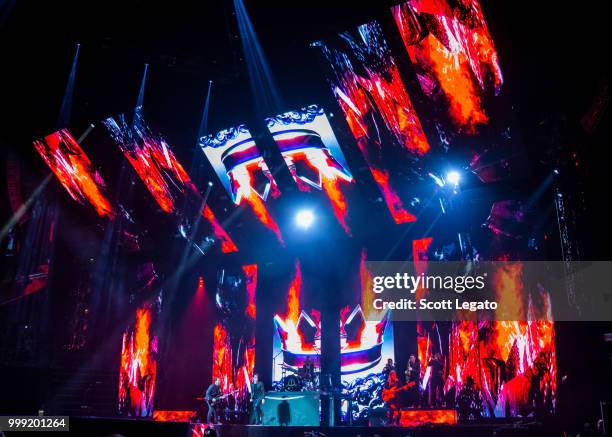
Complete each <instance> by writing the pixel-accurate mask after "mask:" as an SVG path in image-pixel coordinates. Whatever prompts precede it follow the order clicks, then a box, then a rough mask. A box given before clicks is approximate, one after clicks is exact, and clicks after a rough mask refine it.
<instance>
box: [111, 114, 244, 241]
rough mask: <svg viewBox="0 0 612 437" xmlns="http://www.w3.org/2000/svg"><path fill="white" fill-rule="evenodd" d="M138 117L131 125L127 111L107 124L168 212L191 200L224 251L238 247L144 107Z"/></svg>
mask: <svg viewBox="0 0 612 437" xmlns="http://www.w3.org/2000/svg"><path fill="white" fill-rule="evenodd" d="M134 117H135V118H134V122H133V123H132V125H131V126H128V124H127V123H126V120H125V117H124V115H121V116H119V122H117V121H115V119H113V118H108V119H106V120H104V121H103V124H104V126H106V128H107V129H108V131H109V133H110V135H111V136H112V138H113V139H114V141H115V142H116V143H117V145H118V146H119V148H120V149H121V151H122V152H123V155H124V156H125V158H126V159H127V160H128V162H129V163H130V164H131V166H132V167H133V168H134V170H135V171H136V173H137V174H138V176H139V177H140V179H141V180H142V182H143V183H144V184H145V186H146V187H147V189H148V190H149V192H150V193H151V195H152V196H153V197H154V198H155V201H156V202H157V204H158V205H159V207H160V208H161V209H162V210H163V211H164V212H166V213H175V214H178V211H179V210H181V208H182V206H183V205H182V204H180V202H182V201H186V202H191V204H192V205H193V207H194V208H198V209H199V208H201V209H202V212H201V214H202V216H203V217H204V218H205V219H206V221H207V222H208V223H209V224H210V226H211V229H212V232H213V234H214V235H215V237H216V238H217V239H218V240H219V241H220V242H221V250H222V252H223V253H231V252H236V251H238V248H237V247H236V245H235V244H234V242H233V241H232V239H231V238H230V236H229V235H228V234H227V232H226V231H225V230H224V229H223V227H222V226H221V224H220V223H219V221H218V220H217V218H216V217H215V215H214V213H213V211H212V210H211V209H210V207H209V206H208V205H204V207H203V208H202V205H203V203H204V202H203V199H202V196H201V195H200V193H199V191H198V189H197V188H196V187H195V185H194V184H193V182H192V181H191V179H190V178H189V175H188V174H187V172H186V171H185V169H184V168H183V166H182V165H181V163H180V162H178V160H177V159H176V157H175V156H174V153H173V152H172V149H171V148H170V146H169V145H168V143H166V141H165V140H164V139H163V138H162V137H161V136H160V135H156V134H154V133H153V132H152V131H151V129H150V128H149V127H148V126H147V125H146V124H145V122H144V119H143V116H142V111H141V108H137V109H136V111H135V114H134Z"/></svg>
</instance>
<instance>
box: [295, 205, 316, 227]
mask: <svg viewBox="0 0 612 437" xmlns="http://www.w3.org/2000/svg"><path fill="white" fill-rule="evenodd" d="M313 223H314V214H313V213H312V211H311V210H309V209H302V210H300V211H298V213H297V214H296V215H295V224H296V225H298V226H299V227H300V228H303V229H308V228H309V227H310V226H311V225H312V224H313Z"/></svg>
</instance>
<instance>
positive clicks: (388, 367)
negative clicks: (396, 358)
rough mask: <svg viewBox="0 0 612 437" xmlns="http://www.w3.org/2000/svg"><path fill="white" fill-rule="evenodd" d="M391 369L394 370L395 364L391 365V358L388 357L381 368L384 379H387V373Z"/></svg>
mask: <svg viewBox="0 0 612 437" xmlns="http://www.w3.org/2000/svg"><path fill="white" fill-rule="evenodd" d="M392 370H395V366H394V365H393V359H392V358H389V359H388V360H387V364H385V367H383V369H382V374H383V376H384V377H385V381H387V380H388V379H389V374H390V373H391V371H392Z"/></svg>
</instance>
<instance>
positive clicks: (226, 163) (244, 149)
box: [199, 124, 283, 243]
mask: <svg viewBox="0 0 612 437" xmlns="http://www.w3.org/2000/svg"><path fill="white" fill-rule="evenodd" d="M199 145H200V147H201V148H202V151H203V152H204V154H205V155H206V158H207V159H208V161H209V162H210V164H211V165H212V167H213V169H214V170H215V173H216V174H217V177H218V178H219V180H220V181H221V183H222V184H223V186H224V187H225V190H226V191H227V192H228V194H229V195H230V196H231V197H232V200H233V201H234V203H235V204H236V205H240V204H242V203H243V202H246V203H247V204H248V205H249V207H250V208H251V209H252V211H253V213H254V214H255V216H256V217H257V219H258V220H259V221H260V222H261V223H262V224H263V225H264V226H266V227H267V228H268V229H270V230H271V231H272V232H273V233H274V234H275V235H276V237H277V238H278V240H279V241H280V242H281V243H283V237H282V235H281V232H280V229H279V227H278V224H277V223H276V221H275V220H274V218H272V215H271V214H270V212H269V211H268V208H267V206H266V204H265V202H266V201H267V200H268V199H269V197H278V196H280V194H281V193H280V190H279V189H278V186H277V184H276V181H275V180H274V176H273V175H272V173H271V172H270V169H269V168H268V165H267V164H266V162H265V161H264V159H263V156H262V154H261V152H260V151H259V148H258V147H257V145H256V144H255V140H254V139H253V137H252V135H251V132H250V131H249V130H248V128H247V127H246V125H244V124H241V125H239V126H236V127H233V128H230V129H225V130H222V131H220V132H218V133H216V134H214V135H208V136H205V137H202V138H200V142H199Z"/></svg>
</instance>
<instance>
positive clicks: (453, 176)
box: [446, 170, 461, 187]
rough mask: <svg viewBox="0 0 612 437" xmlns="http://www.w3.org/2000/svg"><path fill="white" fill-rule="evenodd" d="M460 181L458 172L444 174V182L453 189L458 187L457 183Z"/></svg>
mask: <svg viewBox="0 0 612 437" xmlns="http://www.w3.org/2000/svg"><path fill="white" fill-rule="evenodd" d="M460 180H461V175H460V174H459V172H458V171H455V170H452V171H449V172H448V173H447V174H446V182H447V183H448V184H451V185H454V186H455V187H456V186H457V185H459V181H460Z"/></svg>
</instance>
